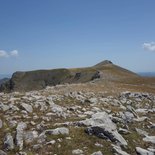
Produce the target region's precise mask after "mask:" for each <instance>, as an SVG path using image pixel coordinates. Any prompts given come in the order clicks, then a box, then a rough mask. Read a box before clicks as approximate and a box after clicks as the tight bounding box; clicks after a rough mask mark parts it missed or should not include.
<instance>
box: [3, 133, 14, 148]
mask: <svg viewBox="0 0 155 155" xmlns="http://www.w3.org/2000/svg"><path fill="white" fill-rule="evenodd" d="M4 148H5V149H6V150H13V149H14V142H13V137H12V136H11V134H10V133H8V134H7V135H6V136H5V138H4Z"/></svg>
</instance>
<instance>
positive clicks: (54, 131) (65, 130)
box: [45, 127, 69, 135]
mask: <svg viewBox="0 0 155 155" xmlns="http://www.w3.org/2000/svg"><path fill="white" fill-rule="evenodd" d="M45 134H47V135H68V134H69V129H68V128H65V127H61V128H56V129H49V130H46V131H45Z"/></svg>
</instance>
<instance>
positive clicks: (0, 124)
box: [0, 119, 3, 128]
mask: <svg viewBox="0 0 155 155" xmlns="http://www.w3.org/2000/svg"><path fill="white" fill-rule="evenodd" d="M2 126H3V122H2V120H1V119H0V128H2Z"/></svg>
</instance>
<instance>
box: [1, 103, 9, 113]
mask: <svg viewBox="0 0 155 155" xmlns="http://www.w3.org/2000/svg"><path fill="white" fill-rule="evenodd" d="M9 108H10V107H9V106H8V105H5V104H3V103H0V109H1V110H2V111H4V112H5V111H7V110H9Z"/></svg>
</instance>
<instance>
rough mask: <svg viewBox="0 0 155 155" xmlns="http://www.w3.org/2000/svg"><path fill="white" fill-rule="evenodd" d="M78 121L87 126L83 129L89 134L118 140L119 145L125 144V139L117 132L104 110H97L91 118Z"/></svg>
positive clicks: (113, 140) (114, 140)
mask: <svg viewBox="0 0 155 155" xmlns="http://www.w3.org/2000/svg"><path fill="white" fill-rule="evenodd" d="M79 123H80V124H81V125H85V126H89V127H88V128H87V129H86V130H85V132H86V133H88V134H89V135H96V136H97V137H100V138H107V139H110V140H111V141H112V142H119V143H120V144H121V145H127V142H126V140H125V139H124V138H123V137H122V136H121V135H120V134H119V133H118V131H117V127H116V124H115V123H113V122H112V120H111V119H110V117H109V115H108V114H107V113H106V112H98V113H96V114H94V115H92V118H90V119H86V120H84V121H80V122H79Z"/></svg>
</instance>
